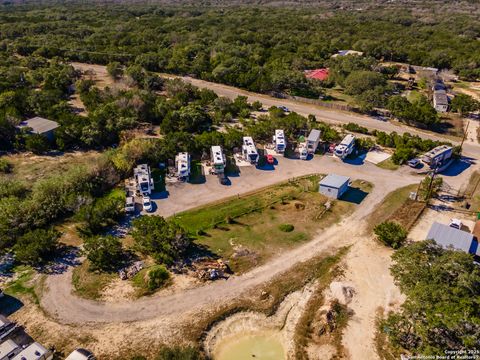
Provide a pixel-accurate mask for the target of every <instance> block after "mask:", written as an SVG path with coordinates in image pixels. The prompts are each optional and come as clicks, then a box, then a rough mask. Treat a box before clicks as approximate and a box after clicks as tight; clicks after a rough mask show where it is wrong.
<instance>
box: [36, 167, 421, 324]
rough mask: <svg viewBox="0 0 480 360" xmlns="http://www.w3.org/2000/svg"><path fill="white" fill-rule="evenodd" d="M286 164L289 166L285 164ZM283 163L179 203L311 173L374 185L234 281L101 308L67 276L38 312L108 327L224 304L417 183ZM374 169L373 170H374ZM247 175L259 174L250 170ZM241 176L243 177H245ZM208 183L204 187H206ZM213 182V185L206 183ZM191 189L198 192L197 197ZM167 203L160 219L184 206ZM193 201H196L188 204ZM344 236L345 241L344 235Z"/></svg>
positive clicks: (357, 227) (384, 173)
mask: <svg viewBox="0 0 480 360" xmlns="http://www.w3.org/2000/svg"><path fill="white" fill-rule="evenodd" d="M285 161H294V160H287V159H285ZM282 163H283V159H281V162H280V165H279V167H278V172H277V171H272V173H275V175H270V177H266V178H264V177H263V176H262V177H261V178H260V179H261V182H259V181H258V179H259V177H258V176H255V174H253V175H252V176H251V177H249V178H250V181H249V182H240V180H239V185H238V188H235V187H233V186H232V188H231V189H228V190H227V192H226V193H223V194H221V195H218V193H219V192H218V191H217V192H211V191H208V193H209V194H210V197H208V198H207V199H206V200H205V197H204V191H205V190H204V189H202V187H204V186H205V185H202V186H198V187H194V186H193V185H192V188H191V189H189V191H185V192H184V194H185V195H184V198H185V199H187V198H188V199H190V203H189V204H188V205H187V207H188V206H189V207H192V206H198V205H200V203H201V202H202V201H205V202H209V201H212V198H211V195H212V194H216V193H217V195H218V196H219V197H220V196H228V195H229V194H231V193H232V192H233V193H237V192H239V191H240V189H241V192H245V191H249V190H252V189H253V188H255V187H256V188H258V187H262V186H266V185H268V184H269V183H273V182H278V181H282V180H285V179H287V178H289V177H292V174H295V175H297V176H298V175H301V174H302V172H303V173H304V174H307V173H315V172H331V170H333V169H334V170H335V172H336V173H339V174H344V175H349V176H351V177H352V178H361V179H364V180H367V181H371V182H372V183H374V185H375V187H374V190H373V191H372V192H371V193H370V195H369V196H367V198H366V199H365V200H364V202H363V203H362V204H361V205H360V206H359V207H358V209H357V211H356V212H355V213H354V214H353V215H351V216H350V217H348V218H346V219H344V220H343V221H342V222H341V223H340V224H337V225H334V226H332V227H331V228H329V229H328V230H327V231H325V232H323V233H321V234H319V235H318V236H316V237H315V239H314V240H313V241H311V242H309V243H307V244H305V245H303V246H301V247H299V248H297V249H295V250H293V251H290V252H288V253H285V254H283V255H282V256H280V257H278V258H276V259H274V260H273V261H271V262H269V263H267V264H265V265H263V266H261V267H258V268H256V269H254V270H252V271H250V272H249V273H246V274H244V275H241V276H234V277H232V278H230V279H229V280H228V281H217V282H215V283H210V284H207V285H204V286H202V287H198V288H195V289H191V290H187V291H185V292H182V293H178V294H173V295H169V296H163V297H160V296H154V297H150V298H144V299H139V300H137V301H133V302H123V303H114V304H112V303H109V304H108V305H107V304H103V303H99V302H95V301H89V300H85V299H81V298H78V297H76V296H75V295H73V294H72V292H71V290H72V285H71V271H68V272H66V273H64V274H61V275H53V276H50V277H49V278H48V279H47V281H46V285H47V288H48V291H46V292H45V294H44V296H43V297H42V299H41V305H42V307H43V308H44V309H45V310H46V311H47V312H48V313H49V314H51V315H52V316H53V317H55V318H57V319H58V320H59V321H60V322H62V323H89V322H94V323H105V322H106V323H109V322H125V321H135V320H145V319H149V318H152V317H156V316H161V315H172V314H177V313H178V314H179V315H180V314H182V313H183V312H185V311H187V310H192V309H194V308H201V307H202V306H206V305H212V304H213V303H218V302H221V301H225V300H228V299H231V298H234V297H235V296H237V295H239V294H240V293H242V292H244V291H246V290H248V289H251V288H252V287H254V286H256V285H259V284H262V283H264V282H265V281H268V280H269V279H271V278H273V277H274V276H275V275H277V274H279V273H281V272H283V271H285V270H287V269H289V268H290V267H291V266H293V265H294V264H296V263H298V262H300V261H304V260H307V259H309V258H311V257H313V256H315V255H316V254H318V253H321V252H324V251H328V252H331V251H334V250H336V249H338V248H340V247H341V246H344V245H347V244H350V243H351V241H352V239H354V235H357V236H360V234H361V231H362V230H361V229H362V221H361V220H362V219H363V218H364V217H365V216H367V215H368V214H369V213H370V212H371V210H372V209H373V208H374V207H375V205H376V204H378V203H379V202H380V201H381V200H382V198H383V196H384V195H385V194H386V193H388V192H390V191H391V190H393V189H395V188H398V187H401V186H404V185H407V184H411V183H416V182H417V181H418V180H419V178H418V176H414V175H411V174H409V173H408V172H406V171H404V172H403V174H402V176H398V175H399V173H397V172H396V173H393V172H389V171H388V170H381V169H379V168H377V167H375V166H374V165H371V164H365V165H364V166H355V165H348V164H343V163H341V162H340V161H339V160H338V159H331V158H327V157H319V158H317V159H316V160H312V161H309V162H302V161H295V163H294V165H293V164H292V166H289V167H287V166H286V167H285V168H288V170H287V169H285V170H284V171H280V169H281V165H282ZM373 170H375V171H373ZM252 171H258V170H253V169H252ZM245 177H246V176H245ZM208 183H209V182H207V184H208ZM210 183H212V182H210ZM195 189H198V190H199V193H198V195H197V194H196V191H195ZM171 198H172V200H171V202H169V205H171V206H168V207H167V206H165V207H164V206H162V205H161V207H162V208H164V211H163V212H164V214H168V213H173V212H175V209H177V211H179V210H180V209H179V208H178V206H184V207H185V206H186V205H185V204H184V203H183V202H182V201H179V199H178V196H177V194H175V192H174V191H172V196H171ZM192 199H195V202H193V203H192ZM346 234H348V236H345V235H346Z"/></svg>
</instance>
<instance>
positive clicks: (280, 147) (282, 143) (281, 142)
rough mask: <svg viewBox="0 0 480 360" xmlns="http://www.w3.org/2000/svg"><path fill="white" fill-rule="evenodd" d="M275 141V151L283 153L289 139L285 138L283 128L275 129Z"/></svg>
mask: <svg viewBox="0 0 480 360" xmlns="http://www.w3.org/2000/svg"><path fill="white" fill-rule="evenodd" d="M273 143H274V145H275V151H276V152H277V153H278V154H283V153H284V152H285V149H286V147H287V140H286V139H285V133H284V132H283V130H275V135H274V136H273Z"/></svg>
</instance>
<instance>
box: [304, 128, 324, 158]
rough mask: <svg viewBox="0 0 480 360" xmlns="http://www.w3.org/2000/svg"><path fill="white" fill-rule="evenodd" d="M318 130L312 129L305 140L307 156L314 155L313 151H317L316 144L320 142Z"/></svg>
mask: <svg viewBox="0 0 480 360" xmlns="http://www.w3.org/2000/svg"><path fill="white" fill-rule="evenodd" d="M320 134H321V133H320V130H317V129H313V130H312V131H310V134H309V135H308V138H307V143H306V146H307V152H308V153H309V154H312V155H313V154H315V151H317V147H318V143H319V142H320Z"/></svg>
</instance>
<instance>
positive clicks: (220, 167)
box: [210, 146, 227, 174]
mask: <svg viewBox="0 0 480 360" xmlns="http://www.w3.org/2000/svg"><path fill="white" fill-rule="evenodd" d="M210 161H211V162H212V171H213V173H215V174H223V173H224V172H225V166H226V164H227V162H226V159H225V155H224V154H223V151H222V147H221V146H212V147H211V149H210Z"/></svg>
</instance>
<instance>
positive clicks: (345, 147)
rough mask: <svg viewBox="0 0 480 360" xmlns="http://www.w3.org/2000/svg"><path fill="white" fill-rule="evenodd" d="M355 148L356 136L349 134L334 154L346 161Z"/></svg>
mask: <svg viewBox="0 0 480 360" xmlns="http://www.w3.org/2000/svg"><path fill="white" fill-rule="evenodd" d="M354 148H355V136H353V135H351V134H348V135H347V136H345V137H344V138H343V140H342V142H341V143H340V144H338V145H337V146H336V147H335V152H334V154H335V155H336V156H338V157H339V158H340V159H345V158H346V157H347V156H348V155H350V154H351V153H352V152H353V149H354Z"/></svg>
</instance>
